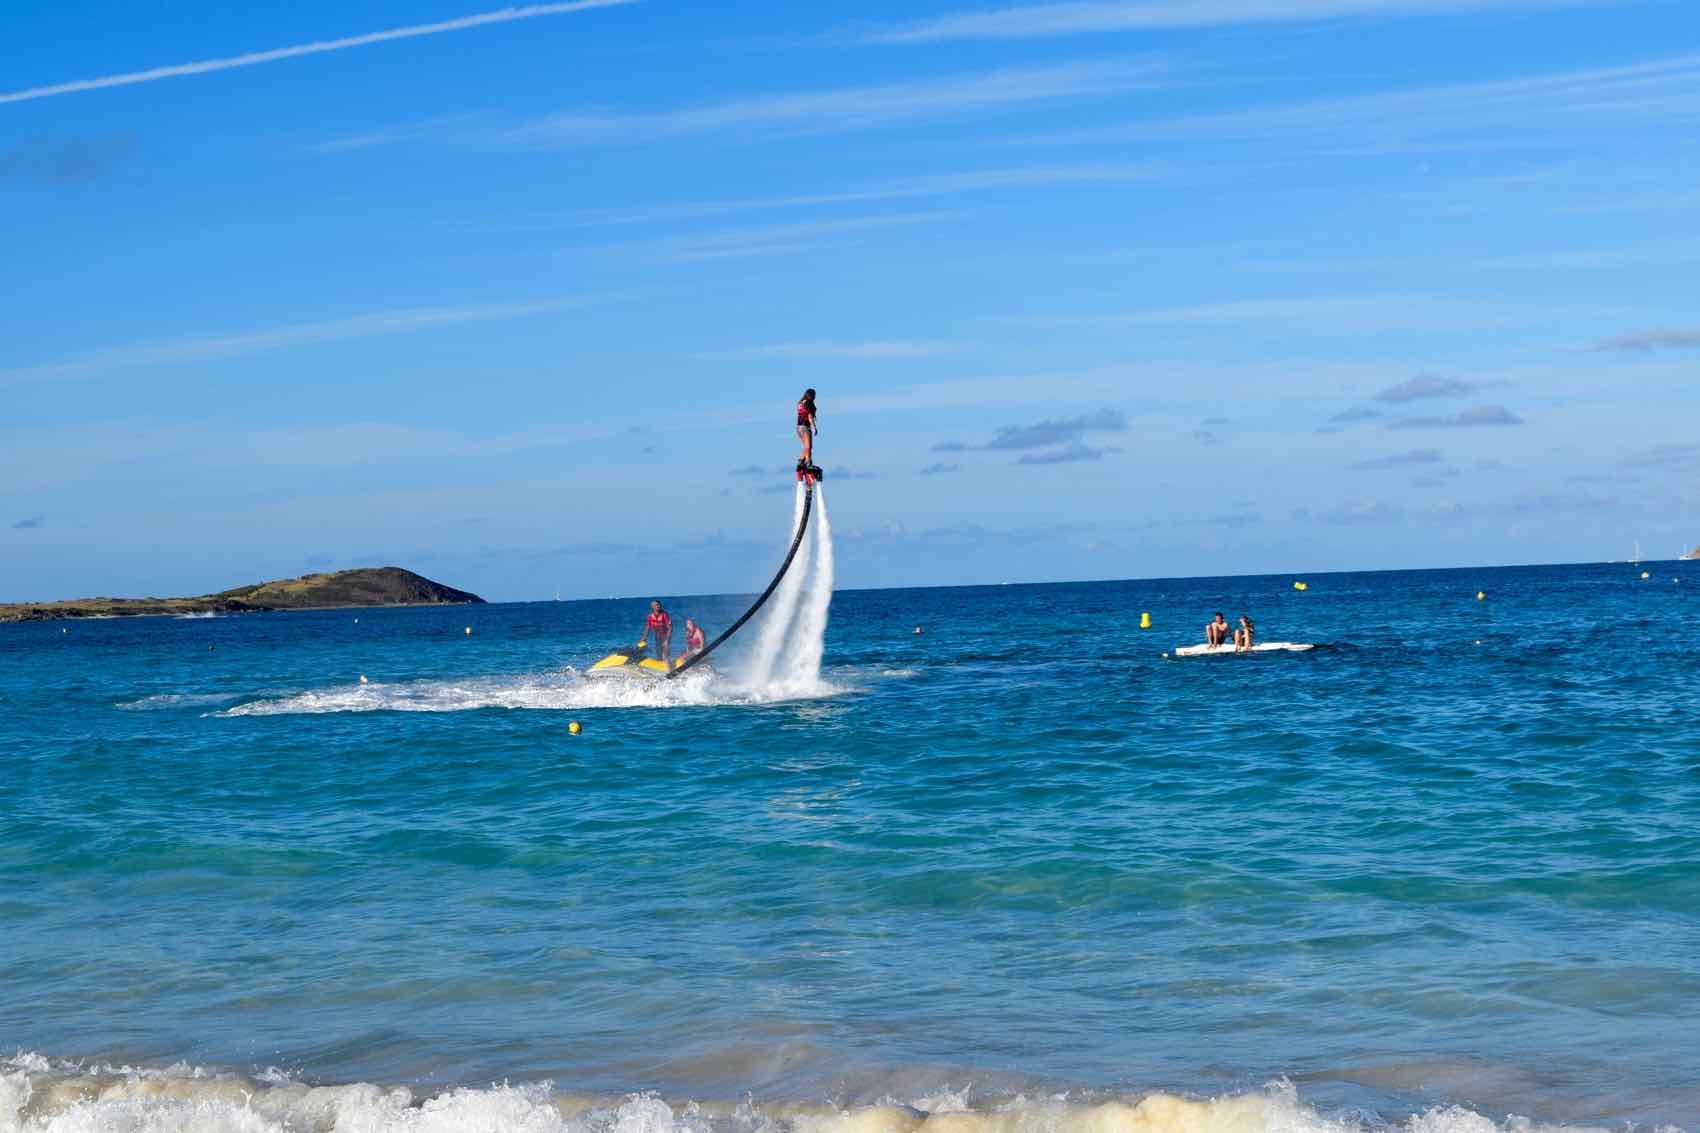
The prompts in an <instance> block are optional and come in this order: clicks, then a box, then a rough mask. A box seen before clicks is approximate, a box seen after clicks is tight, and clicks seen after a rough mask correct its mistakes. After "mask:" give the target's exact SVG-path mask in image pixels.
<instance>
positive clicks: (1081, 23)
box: [858, 0, 1605, 44]
mask: <svg viewBox="0 0 1700 1133" xmlns="http://www.w3.org/2000/svg"><path fill="white" fill-rule="evenodd" d="M1582 2H1586V0H1076V2H1074V3H1063V4H1027V5H1020V6H1017V7H1010V8H991V9H984V10H980V11H964V12H952V13H947V14H946V15H943V16H936V17H933V18H932V19H927V20H920V21H917V22H915V23H911V24H901V25H897V26H892V27H885V28H875V29H873V30H872V31H869V32H866V33H864V34H862V35H861V36H859V37H858V38H860V39H861V40H862V41H863V42H866V43H889V44H908V43H938V42H944V41H951V40H992V39H1040V38H1051V37H1057V36H1068V35H1086V34H1090V33H1099V32H1118V31H1157V30H1166V29H1175V28H1200V27H1219V26H1224V25H1246V24H1274V23H1314V22H1317V21H1322V20H1340V19H1353V18H1358V19H1363V18H1375V17H1397V16H1422V15H1435V14H1447V13H1453V12H1477V11H1488V10H1493V9H1508V8H1510V9H1515V8H1558V7H1575V6H1578V5H1579V4H1580V3H1582ZM1594 2H1596V3H1600V2H1605V0H1594Z"/></svg>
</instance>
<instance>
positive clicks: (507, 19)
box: [0, 0, 637, 104]
mask: <svg viewBox="0 0 1700 1133" xmlns="http://www.w3.org/2000/svg"><path fill="white" fill-rule="evenodd" d="M636 2H637V0H573V2H572V3H566V4H528V5H525V6H524V7H517V8H502V9H500V10H498V11H494V12H483V13H480V14H479V15H476V16H461V17H459V18H457V19H453V20H439V21H437V22H436V23H431V24H411V25H409V26H407V27H401V28H390V29H389V30H388V31H375V32H368V33H367V34H365V35H351V36H347V37H345V38H343V39H326V40H319V41H318V42H315V43H300V44H296V45H295V46H293V47H277V48H273V49H272V50H270V51H253V52H249V53H248V54H246V55H231V56H227V57H225V58H222V59H203V60H201V61H199V62H196V63H177V64H174V65H172V66H168V67H154V68H151V69H150V70H146V71H129V72H126V73H124V74H120V75H104V76H102V77H100V78H97V79H77V80H74V81H72V82H68V83H54V84H52V85H50V86H44V87H31V88H30V89H28V90H20V91H13V92H11V93H9V94H0V104H3V103H8V102H28V101H30V100H32V99H37V98H53V97H55V96H57V95H62V94H79V93H81V92H83V91H91V90H106V89H108V88H110V87H128V86H135V85H136V84H138V83H152V82H158V81H159V80H160V79H180V78H187V77H188V76H191V75H205V74H210V73H212V72H214V71H233V70H235V69H236V68H238V67H257V66H259V65H260V64H262V63H279V62H282V61H283V60H285V59H299V58H301V57H302V56H304V55H324V54H326V53H327V52H331V51H347V50H349V49H350V48H354V47H369V46H371V45H372V44H375V43H389V42H391V41H392V40H398V39H417V38H419V37H421V36H427V35H442V34H444V33H445V32H453V31H466V30H468V29H470V28H480V27H485V26H488V25H490V24H506V23H512V22H513V21H515V20H534V19H537V18H539V17H541V16H560V15H565V14H567V13H569V12H582V11H586V10H588V9H591V8H613V7H618V6H621V5H625V4H635V3H636Z"/></svg>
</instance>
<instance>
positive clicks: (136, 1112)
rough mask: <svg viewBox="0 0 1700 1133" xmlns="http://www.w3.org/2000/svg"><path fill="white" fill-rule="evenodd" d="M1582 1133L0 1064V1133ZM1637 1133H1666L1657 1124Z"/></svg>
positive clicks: (1137, 1109) (1228, 1112)
mask: <svg viewBox="0 0 1700 1133" xmlns="http://www.w3.org/2000/svg"><path fill="white" fill-rule="evenodd" d="M1560 1130H1563V1131H1564V1133H1594V1131H1593V1130H1591V1129H1590V1127H1585V1126H1555V1125H1541V1124H1538V1123H1535V1122H1531V1121H1529V1120H1527V1119H1524V1118H1521V1117H1516V1116H1511V1117H1507V1118H1505V1119H1503V1120H1501V1121H1495V1120H1493V1119H1491V1118H1489V1117H1488V1116H1486V1115H1483V1114H1480V1113H1477V1112H1475V1111H1473V1110H1470V1109H1466V1108H1464V1107H1462V1106H1455V1105H1454V1106H1445V1107H1435V1108H1432V1109H1428V1110H1425V1111H1423V1112H1420V1113H1417V1114H1414V1115H1411V1116H1409V1117H1407V1118H1405V1119H1403V1120H1395V1121H1388V1122H1378V1121H1375V1120H1374V1119H1370V1118H1366V1117H1364V1116H1363V1115H1361V1114H1352V1115H1348V1116H1340V1117H1330V1116H1327V1115H1324V1114H1322V1113H1319V1112H1318V1111H1317V1110H1315V1109H1314V1108H1312V1107H1311V1106H1309V1105H1307V1104H1306V1103H1304V1102H1303V1101H1301V1100H1300V1099H1299V1097H1298V1095H1297V1092H1296V1091H1295V1090H1294V1088H1293V1087H1292V1086H1291V1085H1290V1084H1288V1083H1286V1082H1285V1081H1281V1082H1276V1083H1272V1084H1271V1085H1269V1086H1268V1087H1266V1088H1264V1089H1263V1090H1260V1091H1254V1092H1248V1093H1242V1094H1232V1095H1225V1096H1222V1097H1216V1098H1188V1097H1182V1096H1178V1095H1175V1094H1170V1093H1162V1092H1153V1093H1147V1094H1144V1095H1135V1096H1129V1097H1123V1098H1111V1099H1088V1098H1080V1099H1075V1098H1072V1097H1071V1096H1069V1095H1067V1094H1063V1095H1057V1096H1047V1097H1040V1098H1027V1097H1025V1096H1016V1097H1013V1098H1005V1099H999V1100H996V1101H992V1102H988V1103H985V1104H978V1105H976V1104H971V1103H970V1102H969V1100H968V1093H967V1091H966V1090H964V1091H961V1092H960V1093H946V1094H942V1095H938V1096H934V1097H922V1098H915V1099H912V1100H909V1101H903V1100H897V1099H886V1100H884V1101H882V1102H879V1103H876V1104H872V1105H864V1106H854V1107H838V1106H834V1105H829V1104H824V1103H821V1104H808V1103H775V1104H762V1103H759V1102H755V1101H745V1102H742V1103H731V1102H714V1101H682V1102H680V1101H668V1100H665V1099H663V1098H661V1097H659V1096H657V1095H655V1094H649V1093H640V1094H629V1095H626V1096H624V1097H597V1096H593V1095H586V1094H574V1093H565V1092H560V1091H557V1090H556V1089H555V1087H554V1084H553V1083H551V1082H535V1083H527V1084H522V1085H511V1084H507V1083H502V1084H499V1085H491V1086H489V1087H486V1088H481V1089H480V1088H467V1087H461V1088H453V1089H447V1090H443V1091H441V1092H431V1093H425V1092H415V1091H414V1090H412V1089H410V1088H408V1087H406V1086H391V1087H384V1086H378V1085H373V1084H371V1083H364V1082H361V1083H354V1084H351V1085H326V1086H315V1085H311V1084H308V1083H305V1082H300V1081H297V1080H295V1079H293V1078H291V1077H289V1076H288V1075H285V1074H282V1073H280V1072H277V1071H270V1072H268V1073H266V1074H263V1075H259V1076H255V1077H248V1076H244V1075H239V1074H232V1073H227V1072H222V1071H210V1070H205V1069H202V1068H198V1067H190V1066H185V1065H177V1066H171V1067H166V1068H163V1069H147V1068H134V1067H128V1066H123V1067H113V1066H105V1065H88V1064H82V1063H56V1062H52V1061H49V1060H48V1059H45V1058H43V1057H41V1056H40V1055H36V1054H20V1055H17V1056H15V1057H12V1058H9V1059H0V1133H391V1131H395V1133H1381V1131H1386V1133H1548V1131H1552V1133H1557V1131H1560ZM1598 1133H1604V1131H1603V1130H1600V1131H1598ZM1653 1133H1682V1131H1681V1130H1680V1129H1678V1128H1677V1127H1676V1126H1664V1127H1661V1128H1660V1129H1659V1130H1655V1131H1653Z"/></svg>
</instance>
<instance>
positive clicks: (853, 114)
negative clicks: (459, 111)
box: [491, 63, 1161, 149]
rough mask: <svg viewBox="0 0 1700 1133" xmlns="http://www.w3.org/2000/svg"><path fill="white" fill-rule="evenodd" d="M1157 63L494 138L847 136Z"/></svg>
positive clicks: (1098, 82) (867, 90)
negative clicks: (857, 131) (855, 132)
mask: <svg viewBox="0 0 1700 1133" xmlns="http://www.w3.org/2000/svg"><path fill="white" fill-rule="evenodd" d="M1160 70H1161V67H1160V66H1159V65H1158V64H1156V63H1146V64H1144V65H1143V66H1134V65H1129V64H1122V63H1068V64H1061V65H1057V66H1052V67H1012V68H1006V69H1004V70H999V71H988V72H981V73H978V74H970V75H956V76H952V77H950V78H944V79H932V80H926V81H920V82H904V83H888V84H885V85H882V86H869V87H846V88H841V89H838V90H826V91H805V92H802V93H795V94H777V95H762V96H759V97H754V98H742V99H732V100H728V101H724V102H712V103H706V104H704V105H700V106H687V107H681V108H678V109H674V110H657V111H613V110H606V111H599V110H586V111H568V112H564V113H560V114H550V115H546V116H544V117H541V118H537V119H534V120H532V121H530V122H526V123H522V124H521V125H518V126H514V127H511V128H509V129H507V130H503V131H500V132H498V133H496V134H495V135H494V137H493V138H492V139H491V140H493V141H495V142H496V143H498V144H502V145H511V146H522V147H528V148H535V149H568V148H574V147H582V146H598V145H602V146H606V145H642V144H647V143H649V142H653V141H657V140H664V139H671V138H686V137H693V136H700V135H707V134H716V135H731V136H732V137H733V138H734V139H735V140H743V141H754V140H757V139H758V138H763V137H770V136H773V135H807V134H827V133H848V132H851V131H855V130H864V129H869V128H872V127H877V126H890V125H895V124H900V123H904V122H916V121H929V120H934V119H938V118H947V117H952V116H956V115H960V114H964V113H969V112H972V111H976V110H987V109H991V108H994V107H1011V106H1022V105H1033V104H1039V103H1047V102H1059V101H1065V100H1075V99H1083V98H1089V97H1093V96H1098V95H1106V94H1111V93H1115V92H1119V91H1125V90H1128V89H1131V88H1133V87H1136V86H1140V85H1151V84H1153V83H1155V82H1156V76H1157V74H1158V73H1159V72H1160Z"/></svg>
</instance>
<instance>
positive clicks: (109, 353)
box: [0, 297, 593, 386]
mask: <svg viewBox="0 0 1700 1133" xmlns="http://www.w3.org/2000/svg"><path fill="white" fill-rule="evenodd" d="M592 301H593V300H591V299H590V298H586V297H570V298H561V299H545V300H541V301H538V302H531V303H489V304H482V305H477V306H466V307H413V308H408V309H405V310H398V311H381V312H378V313H375V314H369V315H355V316H353V317H351V318H346V319H331V320H327V321H324V322H313V323H297V324H295V325H293V326H287V327H281V328H278V329H276V330H263V331H254V332H251V333H248V334H232V335H218V336H213V337H206V338H179V339H170V340H167V341H163V342H145V343H138V344H137V345H134V346H121V347H118V348H116V349H113V350H105V351H101V352H100V353H97V354H88V355H85V356H83V357H81V358H73V359H70V360H68V361H65V362H55V363H50V364H48V365H45V366H26V367H22V368H18V369H10V370H0V386H10V385H23V384H26V383H30V382H50V381H64V380H69V379H74V378H92V377H98V376H99V375H101V374H106V373H111V372H114V371H118V370H134V369H142V368H144V367H148V366H163V365H189V364H192V363H196V362H213V361H220V360H223V359H227V358H241V357H247V356H251V355H256V354H269V353H272V352H273V351H277V350H285V349H289V348H290V347H296V346H310V345H315V344H318V343H324V342H342V341H346V340H349V339H357V338H370V337H373V336H375V335H383V334H400V333H404V332H407V331H416V330H426V329H429V328H431V327H441V326H454V325H458V324H462V323H481V322H494V321H496V320H500V319H517V318H523V317H525V316H528V315H541V314H547V313H550V312H553V311H564V310H568V309H570V308H573V307H580V306H584V305H585V304H587V303H590V302H592Z"/></svg>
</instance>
